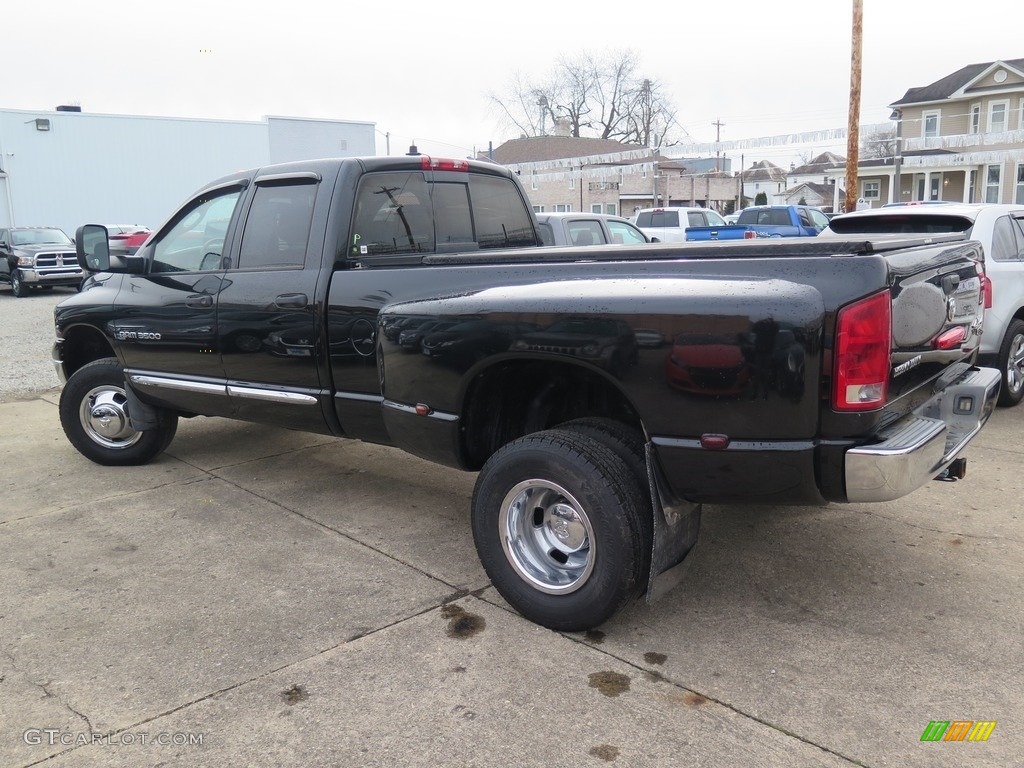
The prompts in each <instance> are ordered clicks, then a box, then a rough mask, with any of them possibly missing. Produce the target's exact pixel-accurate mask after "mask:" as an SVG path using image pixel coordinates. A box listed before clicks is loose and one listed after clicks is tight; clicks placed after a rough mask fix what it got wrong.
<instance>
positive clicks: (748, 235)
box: [743, 229, 757, 240]
mask: <svg viewBox="0 0 1024 768" xmlns="http://www.w3.org/2000/svg"><path fill="white" fill-rule="evenodd" d="M743 239H744V240H756V239H757V232H755V231H754V230H752V229H748V230H747V231H746V232H744V233H743Z"/></svg>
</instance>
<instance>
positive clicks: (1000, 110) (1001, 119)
mask: <svg viewBox="0 0 1024 768" xmlns="http://www.w3.org/2000/svg"><path fill="white" fill-rule="evenodd" d="M1009 108H1010V104H1009V102H1006V101H993V102H992V103H991V104H989V107H988V130H989V133H1002V132H1003V131H1005V130H1006V113H1007V112H1008V111H1009Z"/></svg>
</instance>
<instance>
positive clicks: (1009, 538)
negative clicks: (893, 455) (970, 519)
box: [844, 509, 1024, 544]
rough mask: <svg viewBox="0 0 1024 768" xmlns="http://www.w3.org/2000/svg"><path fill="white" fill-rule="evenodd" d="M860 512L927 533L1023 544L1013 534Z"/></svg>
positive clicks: (1023, 542) (871, 512)
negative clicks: (934, 525) (956, 528)
mask: <svg viewBox="0 0 1024 768" xmlns="http://www.w3.org/2000/svg"><path fill="white" fill-rule="evenodd" d="M861 513H862V514H865V515H869V516H871V517H877V518H878V519H879V520H887V521H888V522H890V523H900V524H902V525H905V526H907V527H908V528H914V529H916V530H919V531H925V532H927V533H937V534H940V535H943V536H959V537H960V538H963V539H972V540H974V541H1012V542H1014V543H1016V544H1024V539H1018V538H1017V537H1015V536H983V535H981V534H977V533H963V532H961V531H950V530H946V529H944V528H932V527H929V526H927V525H921V524H920V523H914V522H911V521H909V520H904V519H901V518H898V517H891V516H890V515H883V514H882V513H880V512H875V511H873V510H870V509H864V510H861ZM844 527H845V526H844ZM848 530H849V529H848Z"/></svg>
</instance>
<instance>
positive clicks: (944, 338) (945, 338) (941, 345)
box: [932, 325, 967, 349]
mask: <svg viewBox="0 0 1024 768" xmlns="http://www.w3.org/2000/svg"><path fill="white" fill-rule="evenodd" d="M966 338H967V329H966V328H964V327H963V326H962V325H958V326H955V327H953V328H950V329H949V330H948V331H946V332H945V333H943V334H941V335H940V336H938V337H937V338H936V339H935V340H934V341H932V346H933V347H935V349H956V348H957V347H958V346H960V342H962V341H963V340H964V339H966Z"/></svg>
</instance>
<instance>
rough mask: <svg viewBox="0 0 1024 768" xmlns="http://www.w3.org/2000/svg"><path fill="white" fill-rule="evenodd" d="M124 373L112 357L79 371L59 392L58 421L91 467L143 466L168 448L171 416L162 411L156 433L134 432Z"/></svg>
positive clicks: (173, 425) (173, 420)
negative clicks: (95, 464) (100, 465)
mask: <svg viewBox="0 0 1024 768" xmlns="http://www.w3.org/2000/svg"><path fill="white" fill-rule="evenodd" d="M124 387H125V384H124V373H123V372H122V370H121V365H120V364H119V363H118V362H117V360H116V359H115V358H104V359H102V360H96V361H94V362H91V363H89V364H88V365H84V366H82V367H81V368H79V369H78V370H77V371H75V373H74V374H73V375H72V376H71V378H70V379H68V382H67V384H65V385H64V389H63V390H62V391H61V393H60V408H59V410H60V423H61V426H62V427H64V434H65V435H67V437H68V440H70V441H71V444H72V445H73V446H75V448H77V449H78V452H79V453H81V454H82V455H83V456H85V457H86V458H87V459H90V460H91V461H95V462H96V463H97V464H104V465H107V466H124V465H132V464H145V463H146V462H148V461H150V460H152V459H154V458H156V457H157V456H159V455H160V454H161V453H162V452H163V451H164V449H165V448H166V447H167V446H168V445H170V442H171V440H172V439H173V438H174V433H175V431H176V430H177V428H178V417H177V415H176V414H173V413H167V412H166V411H162V412H161V413H160V416H159V419H158V421H159V425H158V426H157V428H156V429H148V430H146V431H145V432H139V431H137V430H135V429H133V428H132V425H131V422H130V420H129V418H128V398H127V396H126V394H125V388H124Z"/></svg>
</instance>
